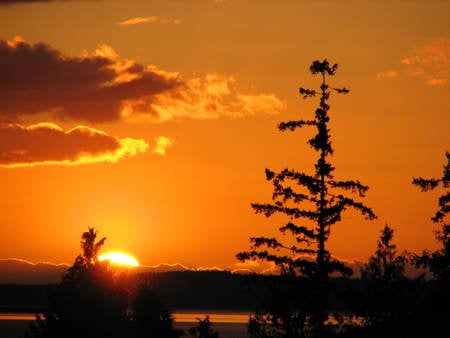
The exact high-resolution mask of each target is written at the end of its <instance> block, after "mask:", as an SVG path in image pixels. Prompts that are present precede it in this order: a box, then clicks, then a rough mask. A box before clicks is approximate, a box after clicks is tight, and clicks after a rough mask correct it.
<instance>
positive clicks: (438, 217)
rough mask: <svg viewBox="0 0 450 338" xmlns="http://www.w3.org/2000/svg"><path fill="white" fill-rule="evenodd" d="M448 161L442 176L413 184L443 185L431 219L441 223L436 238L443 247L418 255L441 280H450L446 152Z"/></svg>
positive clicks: (423, 186) (449, 156) (449, 195)
mask: <svg viewBox="0 0 450 338" xmlns="http://www.w3.org/2000/svg"><path fill="white" fill-rule="evenodd" d="M445 156H446V157H447V163H446V164H445V165H444V171H443V175H442V178H439V179H437V178H431V179H424V178H421V177H419V178H414V179H413V184H415V185H418V186H419V187H420V188H421V189H422V191H429V190H433V189H435V188H437V187H438V186H441V187H442V188H443V189H444V190H445V189H447V190H446V191H445V192H444V194H443V195H441V196H440V197H439V201H438V203H439V209H438V210H437V211H436V214H435V215H434V216H433V217H432V218H431V220H432V221H433V222H434V223H436V224H439V225H440V229H439V230H438V231H436V233H435V235H436V239H437V240H438V242H440V244H441V245H442V247H441V248H440V249H438V250H436V251H434V252H430V251H429V250H426V251H424V252H423V253H422V255H421V256H417V257H416V258H417V262H418V264H419V265H423V266H425V267H428V268H429V269H430V271H431V272H432V273H433V275H434V277H435V278H436V279H438V280H441V281H447V282H450V223H448V217H447V216H448V214H449V213H450V190H448V189H449V187H450V153H449V152H446V153H445Z"/></svg>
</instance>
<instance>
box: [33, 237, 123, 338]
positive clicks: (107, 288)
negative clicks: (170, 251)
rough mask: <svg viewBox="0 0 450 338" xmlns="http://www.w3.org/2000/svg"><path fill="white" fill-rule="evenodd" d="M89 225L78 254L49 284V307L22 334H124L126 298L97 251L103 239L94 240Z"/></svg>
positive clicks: (115, 335) (64, 335)
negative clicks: (61, 274) (63, 272)
mask: <svg viewBox="0 0 450 338" xmlns="http://www.w3.org/2000/svg"><path fill="white" fill-rule="evenodd" d="M96 238H97V232H96V231H95V230H94V228H89V229H88V231H87V232H84V233H83V235H82V240H81V248H82V254H81V255H79V256H78V257H77V258H76V259H75V262H74V264H73V266H71V267H70V268H69V269H68V270H67V272H66V273H65V274H64V275H63V277H62V282H61V283H59V284H57V285H55V286H50V287H49V307H48V308H47V309H46V310H45V311H44V313H43V317H41V316H39V315H38V316H37V321H36V324H35V325H34V326H32V328H31V330H30V332H28V335H27V336H26V337H36V338H37V337H42V338H44V337H45V338H47V337H96V338H97V337H121V336H123V334H124V327H125V320H126V310H127V299H126V293H125V290H124V289H123V288H122V287H121V286H119V285H117V283H116V279H115V278H114V274H113V271H111V270H110V269H109V267H108V264H107V263H106V262H99V261H98V258H97V254H98V252H99V250H100V248H101V246H102V245H103V244H104V242H105V240H106V238H102V239H101V240H99V241H97V242H96Z"/></svg>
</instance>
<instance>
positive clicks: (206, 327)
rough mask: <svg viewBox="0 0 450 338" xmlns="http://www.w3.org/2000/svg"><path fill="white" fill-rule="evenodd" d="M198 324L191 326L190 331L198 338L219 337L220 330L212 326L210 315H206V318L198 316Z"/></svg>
mask: <svg viewBox="0 0 450 338" xmlns="http://www.w3.org/2000/svg"><path fill="white" fill-rule="evenodd" d="M197 320H198V325H197V326H196V327H191V328H190V329H189V330H188V332H189V334H190V335H191V336H194V337H196V338H218V337H219V332H217V331H215V330H214V329H213V328H212V323H211V321H210V320H209V316H205V319H200V318H197Z"/></svg>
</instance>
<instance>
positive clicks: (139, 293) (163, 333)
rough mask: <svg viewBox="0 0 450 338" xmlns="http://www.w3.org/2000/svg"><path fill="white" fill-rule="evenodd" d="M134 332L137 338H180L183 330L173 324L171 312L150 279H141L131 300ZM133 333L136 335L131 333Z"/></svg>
mask: <svg viewBox="0 0 450 338" xmlns="http://www.w3.org/2000/svg"><path fill="white" fill-rule="evenodd" d="M130 308H131V309H130V310H131V311H130V314H129V319H130V320H131V327H132V332H130V335H129V336H130V337H136V338H146V337H152V338H178V337H180V335H181V334H182V331H180V330H176V329H175V328H174V326H173V324H174V320H173V318H172V315H171V313H170V312H169V311H168V310H167V309H166V308H165V306H164V305H163V304H162V302H161V300H160V299H159V297H158V295H157V294H156V292H155V290H154V289H153V288H152V286H151V284H150V283H149V282H148V281H141V282H140V283H139V284H138V286H137V289H136V290H135V293H134V295H133V298H132V301H131V307H130ZM131 333H133V334H134V335H131Z"/></svg>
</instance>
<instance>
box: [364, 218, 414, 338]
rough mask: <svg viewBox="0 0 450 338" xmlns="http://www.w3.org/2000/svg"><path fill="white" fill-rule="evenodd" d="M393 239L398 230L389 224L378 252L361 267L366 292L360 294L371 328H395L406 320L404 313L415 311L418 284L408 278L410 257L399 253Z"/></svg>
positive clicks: (381, 239) (384, 229) (378, 244)
mask: <svg viewBox="0 0 450 338" xmlns="http://www.w3.org/2000/svg"><path fill="white" fill-rule="evenodd" d="M393 238H394V230H393V229H392V228H390V227H389V226H388V225H385V226H384V228H383V230H382V231H381V235H380V239H379V240H378V243H377V249H376V251H375V254H374V255H373V256H371V257H370V258H369V261H368V263H367V264H365V265H364V266H363V267H362V268H361V279H362V282H363V285H364V292H363V294H362V295H360V297H359V300H360V301H362V304H363V309H362V311H361V310H360V311H361V312H362V313H361V314H362V315H363V317H364V318H365V323H366V325H368V326H371V327H370V328H371V329H373V327H377V328H379V327H383V328H384V329H386V330H388V329H389V331H391V330H392V326H395V322H396V321H398V322H401V320H404V315H405V314H406V313H408V311H410V310H411V305H412V304H413V303H411V302H410V299H409V298H410V296H412V295H414V296H415V294H414V293H413V291H416V290H413V289H414V287H415V284H416V283H415V282H411V281H409V280H407V279H406V277H405V264H406V257H405V256H404V255H398V254H397V250H396V249H397V246H396V245H395V244H393V243H392V241H393ZM408 306H409V308H408Z"/></svg>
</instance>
